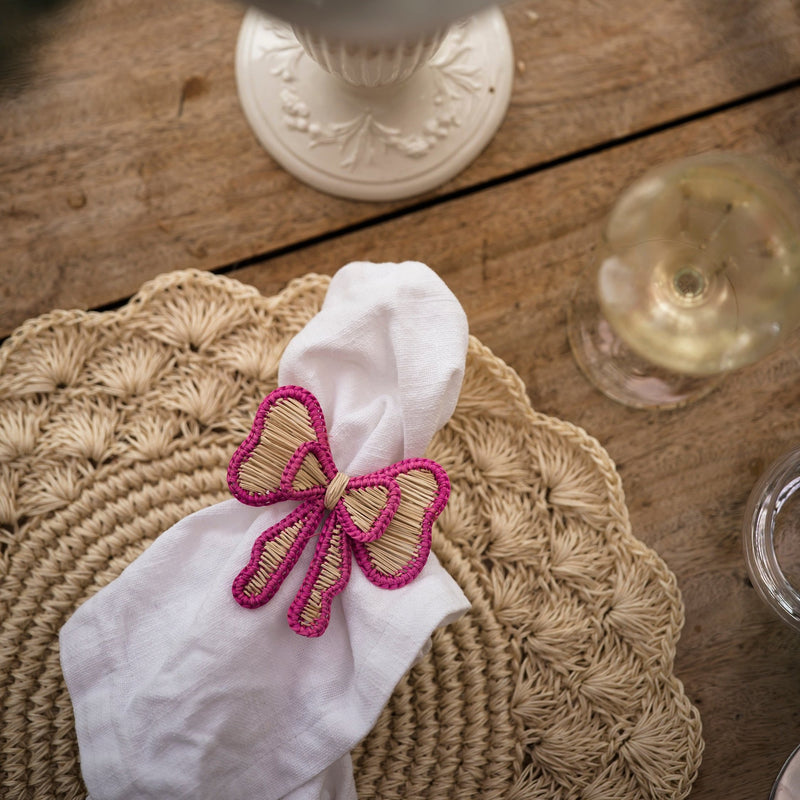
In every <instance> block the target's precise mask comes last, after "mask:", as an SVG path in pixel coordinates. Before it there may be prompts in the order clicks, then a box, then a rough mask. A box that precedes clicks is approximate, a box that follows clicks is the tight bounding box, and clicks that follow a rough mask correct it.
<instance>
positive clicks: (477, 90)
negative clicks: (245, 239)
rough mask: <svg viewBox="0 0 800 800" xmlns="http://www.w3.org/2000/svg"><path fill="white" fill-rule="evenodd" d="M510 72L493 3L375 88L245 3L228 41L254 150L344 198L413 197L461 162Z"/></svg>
mask: <svg viewBox="0 0 800 800" xmlns="http://www.w3.org/2000/svg"><path fill="white" fill-rule="evenodd" d="M513 75H514V60H513V50H512V46H511V37H510V35H509V32H508V27H507V25H506V22H505V19H504V17H503V14H502V13H501V12H500V10H499V9H497V8H491V9H489V10H487V11H485V12H483V13H481V14H479V15H477V16H475V17H470V18H468V19H466V20H464V21H462V22H458V23H456V24H454V25H453V26H452V27H451V29H450V30H449V31H448V33H447V35H446V36H445V39H444V41H443V42H442V45H441V47H440V48H439V50H438V51H437V52H436V54H435V55H434V56H433V57H432V58H431V59H430V61H428V63H427V64H424V65H423V66H421V67H420V68H419V69H417V70H416V71H415V72H414V73H413V74H412V75H411V76H410V77H409V78H408V79H406V80H405V81H403V82H401V83H399V84H390V85H386V86H381V87H376V88H363V87H355V86H351V85H349V84H348V83H346V82H345V81H344V80H342V79H340V78H337V77H335V76H333V75H330V74H329V73H327V72H326V71H325V70H324V69H322V67H320V66H319V65H318V64H317V63H316V62H314V61H313V60H312V59H311V58H310V57H309V56H308V55H307V54H306V52H305V50H303V48H302V46H301V45H300V43H299V42H298V40H297V38H296V37H295V35H294V33H293V32H292V30H291V28H290V27H289V26H287V25H285V24H283V23H280V22H277V21H275V20H273V19H271V18H269V17H267V16H265V15H264V14H262V13H261V12H259V11H257V10H255V9H251V10H249V11H248V12H247V13H246V15H245V18H244V21H243V23H242V27H241V30H240V32H239V39H238V43H237V47H236V81H237V86H238V90H239V99H240V101H241V104H242V107H243V109H244V113H245V116H246V118H247V120H248V122H249V123H250V126H251V127H252V129H253V131H254V133H255V134H256V136H257V138H258V139H259V141H260V142H261V144H262V145H263V147H264V148H265V149H266V150H267V151H268V152H269V153H270V155H272V156H273V157H274V158H275V160H276V161H278V162H279V163H280V164H281V166H283V167H284V169H286V170H287V171H288V172H290V173H292V174H293V175H295V176H296V177H297V178H299V179H300V180H302V181H304V182H305V183H308V184H310V185H311V186H313V187H314V188H316V189H320V190H321V191H324V192H327V193H329V194H334V195H339V196H341V197H347V198H350V199H355V200H395V199H400V198H403V197H409V196H411V195H415V194H420V193H422V192H426V191H428V190H430V189H433V188H435V187H437V186H439V185H440V184H442V183H444V182H445V181H447V180H449V179H450V178H452V177H453V176H455V175H456V174H457V173H458V172H460V171H461V170H462V169H464V167H466V166H467V165H468V164H469V163H470V162H471V161H472V160H473V159H474V158H475V157H476V156H477V155H478V154H479V153H480V151H481V150H482V149H483V148H484V147H485V146H486V144H487V143H488V142H489V140H490V139H491V138H492V137H493V136H494V134H495V132H496V130H497V128H498V127H499V126H500V123H501V122H502V120H503V118H504V116H505V113H506V110H507V108H508V102H509V99H510V97H511V86H512V83H513Z"/></svg>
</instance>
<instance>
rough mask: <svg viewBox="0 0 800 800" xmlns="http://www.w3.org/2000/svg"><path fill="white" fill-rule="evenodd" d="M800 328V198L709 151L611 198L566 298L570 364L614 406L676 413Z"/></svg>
mask: <svg viewBox="0 0 800 800" xmlns="http://www.w3.org/2000/svg"><path fill="white" fill-rule="evenodd" d="M798 323H800V193H798V190H797V188H796V187H795V186H794V185H793V184H792V183H791V182H790V181H789V180H787V179H786V178H784V177H783V176H782V175H781V174H780V173H778V172H777V170H775V169H774V168H773V167H771V166H770V165H768V164H766V163H764V162H762V161H760V160H758V159H756V158H753V157H751V156H748V155H743V154H739V153H733V152H722V151H715V152H710V153H705V154H702V155H697V156H693V157H689V158H684V159H681V160H678V161H674V162H670V163H667V164H663V165H660V166H658V167H656V168H654V169H652V170H650V171H648V172H647V173H645V174H644V175H643V176H642V177H640V178H639V179H638V180H636V181H635V182H634V183H633V184H632V185H630V186H629V187H628V188H627V189H626V190H625V191H624V192H623V193H622V194H621V195H620V197H619V199H618V200H617V202H616V203H615V204H614V207H613V208H612V210H611V213H610V214H609V216H608V218H607V220H606V222H605V224H604V226H603V231H602V236H601V240H600V243H599V246H598V248H597V251H596V253H595V257H594V260H593V262H592V264H591V265H590V266H589V268H588V269H587V270H586V271H585V272H584V274H583V275H582V276H581V278H580V279H579V281H578V284H577V286H576V287H575V290H574V292H573V295H572V298H571V300H570V305H569V308H568V314H567V330H568V335H569V341H570V345H571V347H572V351H573V354H574V356H575V359H576V361H577V363H578V365H579V366H580V368H581V370H582V371H583V372H584V373H585V375H586V376H587V377H588V378H589V380H590V381H591V382H592V383H594V384H595V386H597V388H599V389H600V390H601V391H602V392H603V393H605V394H606V395H607V396H608V397H610V398H612V399H613V400H617V401H618V402H621V403H624V404H625V405H628V406H633V407H637V408H674V407H678V406H682V405H685V404H686V403H688V402H691V401H692V400H695V399H697V398H699V397H702V396H703V395H705V394H706V393H707V392H709V391H710V390H711V389H713V388H714V387H715V386H716V385H717V384H718V382H719V380H720V378H721V376H722V375H723V374H724V373H726V372H728V371H730V370H732V369H735V368H737V367H741V366H743V365H745V364H748V363H751V362H753V361H756V360H758V359H759V358H761V357H762V356H764V355H766V354H767V353H769V352H771V351H772V350H774V349H775V348H776V347H778V346H779V345H780V344H781V342H783V341H784V340H785V339H786V337H787V336H788V335H789V334H790V333H791V332H792V331H793V330H794V329H795V328H796V327H797V325H798Z"/></svg>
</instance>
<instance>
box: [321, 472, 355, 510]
mask: <svg viewBox="0 0 800 800" xmlns="http://www.w3.org/2000/svg"><path fill="white" fill-rule="evenodd" d="M349 480H350V476H349V475H345V473H344V472H337V473H336V475H334V476H333V480H332V481H331V482H330V483H329V484H328V488H327V489H326V490H325V508H327V509H328V511H331V510H332V509H333V507H334V506H335V505H336V504H337V503H338V502H339V501H340V500H341V499H342V496H343V495H344V492H345V489H346V488H347V482H348V481H349Z"/></svg>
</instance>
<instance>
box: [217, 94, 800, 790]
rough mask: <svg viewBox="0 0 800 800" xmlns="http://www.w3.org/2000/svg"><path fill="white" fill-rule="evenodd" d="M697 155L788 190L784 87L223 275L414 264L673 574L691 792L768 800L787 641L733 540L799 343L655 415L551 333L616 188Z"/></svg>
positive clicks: (774, 434) (784, 400)
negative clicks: (612, 489)
mask: <svg viewBox="0 0 800 800" xmlns="http://www.w3.org/2000/svg"><path fill="white" fill-rule="evenodd" d="M715 147H725V148H731V149H737V150H742V151H745V152H750V153H757V154H760V155H761V156H762V157H763V158H765V159H767V160H770V161H772V162H773V163H775V164H777V165H780V166H781V167H782V169H784V170H785V171H786V172H787V173H788V174H789V175H791V176H793V177H794V178H795V179H798V180H800V90H798V91H794V92H787V93H785V94H781V95H780V96H777V97H774V98H771V99H767V100H763V101H761V102H757V103H752V104H748V105H745V106H743V107H741V108H738V109H734V110H730V111H727V112H724V113H720V114H718V115H715V116H711V117H709V118H706V119H703V120H700V121H697V122H693V123H690V124H686V125H683V126H680V127H678V128H676V129H673V130H670V131H667V132H663V133H661V134H658V135H653V136H649V137H646V138H644V139H642V140H639V141H636V142H632V143H629V144H626V145H624V146H619V147H616V148H611V149H609V150H607V151H604V152H602V153H598V154H595V155H591V156H588V157H585V158H581V159H576V160H574V161H572V162H570V163H565V164H562V165H560V166H557V167H554V168H552V169H548V170H544V171H542V172H540V173H537V174H533V175H530V176H528V177H526V178H524V179H520V180H516V181H513V182H511V183H508V184H506V185H502V186H498V187H495V188H493V189H490V190H486V191H483V192H480V193H477V194H475V195H471V196H468V197H463V198H461V199H459V200H454V201H452V202H449V203H447V204H445V205H443V206H441V207H437V208H431V209H428V210H426V211H424V212H421V213H415V214H409V215H408V216H406V217H404V218H402V219H398V220H395V221H393V222H391V223H387V224H384V225H380V226H376V227H375V228H369V229H367V230H364V231H360V232H358V233H354V234H352V235H349V236H343V237H339V238H336V239H334V240H332V241H329V242H326V243H324V244H322V245H319V246H317V247H311V248H305V249H303V250H302V251H300V252H297V253H293V254H291V255H288V256H285V257H282V258H277V259H273V260H270V261H268V262H265V263H264V264H263V265H256V266H252V267H249V268H247V269H243V270H239V271H235V272H233V273H231V274H232V277H236V278H238V279H240V280H243V281H245V282H248V283H252V284H253V285H255V286H257V287H258V288H259V289H261V290H262V291H263V292H265V293H272V292H275V291H277V290H279V289H280V288H281V286H282V285H283V284H284V283H285V281H286V280H288V279H289V278H291V277H294V276H297V275H300V274H303V273H304V272H307V271H310V270H315V271H321V272H326V273H332V272H334V271H335V270H336V269H338V268H339V267H340V266H342V265H343V264H345V263H346V262H348V261H350V260H358V259H363V260H373V261H397V260H405V259H418V260H422V261H424V262H426V263H428V264H429V265H431V266H432V267H433V268H435V269H436V270H437V271H438V273H439V274H440V275H441V276H442V277H443V278H444V279H445V281H446V282H447V283H448V285H449V286H450V287H451V289H452V290H453V291H454V293H455V294H456V296H457V297H458V298H459V300H460V301H461V303H462V304H463V305H464V307H465V309H466V311H467V316H468V318H469V322H470V327H471V331H472V333H474V334H475V335H477V336H478V337H479V338H480V339H481V340H482V341H483V342H484V343H485V344H487V345H488V346H489V347H491V348H492V350H493V351H494V352H495V353H496V354H497V355H499V356H500V357H501V358H503V359H504V360H505V361H506V362H507V363H509V364H511V366H513V367H514V368H515V369H516V370H517V372H518V373H519V374H520V375H521V376H522V378H523V379H524V380H525V382H526V384H527V386H528V391H529V395H530V397H531V400H532V402H533V405H534V407H535V408H536V409H537V410H539V411H542V412H545V413H548V414H552V415H555V416H557V417H560V418H562V419H566V420H569V421H571V422H574V423H576V424H579V425H581V426H582V427H584V428H585V429H586V430H587V431H588V432H589V433H591V434H592V435H594V436H595V437H597V438H598V439H599V441H600V442H601V443H602V444H603V445H604V446H605V447H606V448H607V450H608V451H609V453H610V454H611V456H612V458H613V459H614V460H615V462H616V464H617V466H618V469H619V471H620V473H621V475H622V478H623V484H624V487H625V491H626V496H627V501H628V506H629V509H630V513H631V520H632V525H633V530H634V533H635V534H636V535H637V536H638V537H639V538H640V539H642V540H643V541H645V542H646V543H647V544H649V545H650V546H651V547H653V548H654V549H655V550H656V551H657V552H658V553H659V554H660V555H661V556H662V557H663V558H664V559H665V561H666V562H667V564H668V565H669V566H670V567H671V568H672V569H673V571H674V572H675V573H676V575H677V577H678V582H679V586H680V588H681V591H682V593H683V598H684V603H685V606H686V626H685V630H684V633H683V636H682V638H681V641H680V643H679V647H678V661H677V664H676V674H677V675H678V677H679V678H680V679H681V680H682V681H683V682H684V684H685V686H686V689H687V692H688V694H689V696H690V697H691V698H692V700H693V702H695V703H696V704H697V707H698V708H699V710H700V712H701V715H702V717H703V723H704V735H705V740H706V754H705V759H704V763H703V766H702V768H701V772H700V777H699V779H698V781H697V783H696V785H695V788H694V790H693V792H692V795H691V797H692V798H693V799H694V798H697V800H706V799H707V800H711V799H712V798H713V799H714V800H718V798H722V797H724V798H726V800H751V798H754V797H764V798H766V797H767V796H768V795H769V790H770V786H771V784H772V781H773V780H774V778H775V776H776V774H777V772H778V770H779V768H780V766H781V764H782V762H783V760H784V759H785V757H786V756H788V754H789V753H790V752H791V750H792V749H793V748H794V747H795V746H796V745H797V744H798V742H800V681H798V680H797V676H798V670H800V636H798V635H797V634H795V633H794V632H792V631H791V630H789V629H788V628H786V627H785V626H784V625H783V624H782V623H781V622H780V621H779V620H778V619H777V618H774V617H773V616H772V615H771V613H770V612H769V611H768V610H767V609H766V608H765V607H764V606H763V605H762V603H761V602H760V600H759V599H758V597H757V596H756V594H755V592H754V590H753V588H752V587H751V586H750V584H749V581H748V579H747V574H746V568H745V565H744V560H743V556H742V547H741V533H740V530H741V523H742V515H743V511H744V505H745V502H746V500H747V497H748V494H749V492H750V490H751V488H752V486H753V484H754V483H755V481H756V479H757V477H758V476H759V475H760V474H761V472H762V471H763V470H764V469H765V468H766V466H767V465H768V464H769V463H770V462H771V461H772V460H773V459H775V458H776V457H778V456H779V455H780V454H781V453H783V452H784V451H785V450H787V449H789V448H790V447H791V446H793V445H795V444H797V443H800V416H799V415H798V413H797V409H798V407H799V406H800V333H798V334H796V335H795V336H794V337H793V339H792V340H791V341H790V342H789V343H788V344H787V345H786V346H785V347H783V348H782V349H781V350H780V351H779V352H778V353H776V354H774V355H773V356H771V357H770V358H768V359H766V360H764V361H763V362H761V363H759V364H757V365H755V366H751V367H748V368H746V369H742V370H740V371H738V372H736V373H733V374H731V375H729V376H728V377H727V378H726V379H725V381H724V382H723V383H722V385H721V386H720V387H719V388H718V389H717V390H716V391H715V392H714V393H712V394H711V395H710V396H708V397H707V398H705V399H704V400H702V401H700V402H698V403H696V404H695V405H692V406H690V407H688V408H686V409H683V410H678V411H672V412H660V413H659V412H645V411H633V410H630V409H627V408H624V407H622V406H620V405H617V404H616V403H613V402H611V401H610V400H607V399H606V398H605V397H603V396H602V395H601V394H599V393H598V392H597V391H596V390H595V389H593V388H592V387H591V386H590V385H589V384H588V383H587V382H586V380H585V379H584V378H583V376H582V375H581V374H580V372H579V371H578V369H577V367H576V366H575V363H574V361H573V359H572V357H571V353H570V350H569V346H568V343H567V337H566V328H565V325H566V313H565V311H566V305H567V301H568V297H569V293H570V291H571V287H572V285H573V282H574V281H575V279H576V278H577V276H578V275H579V273H580V271H581V270H582V269H583V267H584V265H585V264H586V263H587V262H588V261H589V260H590V258H591V255H592V249H593V246H594V242H595V239H596V237H597V235H598V232H599V228H600V224H601V221H602V218H603V216H604V214H605V213H606V211H607V210H608V208H609V207H610V205H611V203H612V202H613V200H614V198H615V197H616V196H617V195H618V193H619V191H620V190H621V189H622V188H623V187H624V186H625V185H626V184H628V183H629V182H630V181H631V180H632V179H633V178H634V177H636V176H637V175H638V174H640V173H641V172H642V171H643V170H644V169H646V168H647V167H649V166H651V165H652V164H654V163H657V162H660V161H664V160H666V159H669V158H675V157H680V156H683V155H686V154H688V153H691V152H699V151H702V150H706V149H711V148H715Z"/></svg>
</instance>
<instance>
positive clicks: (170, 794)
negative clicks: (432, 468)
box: [60, 262, 469, 800]
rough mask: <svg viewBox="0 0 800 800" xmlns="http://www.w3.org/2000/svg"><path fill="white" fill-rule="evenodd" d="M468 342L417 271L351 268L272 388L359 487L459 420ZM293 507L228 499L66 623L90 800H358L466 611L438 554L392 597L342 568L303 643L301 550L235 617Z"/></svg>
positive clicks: (439, 285)
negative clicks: (406, 705)
mask: <svg viewBox="0 0 800 800" xmlns="http://www.w3.org/2000/svg"><path fill="white" fill-rule="evenodd" d="M467 339H468V335H467V323H466V318H465V315H464V312H463V310H462V308H461V306H460V305H459V303H458V301H457V300H456V298H455V297H454V296H453V295H452V293H451V292H450V291H449V289H447V287H446V286H445V284H444V283H443V282H442V281H441V279H439V278H438V277H437V276H436V274H435V273H434V272H433V271H432V270H430V269H429V268H428V267H426V266H425V265H423V264H419V263H416V262H405V263H402V264H368V263H353V264H349V265H348V266H346V267H344V268H342V269H341V270H340V271H339V272H338V273H337V274H336V275H335V276H334V278H333V279H332V281H331V284H330V287H329V290H328V293H327V295H326V298H325V301H324V303H323V306H322V309H321V310H320V312H319V314H318V315H317V316H316V317H314V318H313V319H312V320H311V321H310V322H309V323H308V325H307V326H306V327H305V328H304V329H303V330H302V331H301V332H300V333H299V334H298V335H297V336H296V337H295V338H294V339H293V340H292V342H290V344H289V346H288V347H287V349H286V351H285V352H284V355H283V358H282V360H281V364H280V367H279V376H278V379H279V383H280V384H282V385H284V384H296V385H300V386H304V387H305V388H307V389H309V390H310V391H311V392H312V393H313V394H314V395H315V396H316V397H317V398H318V400H319V401H320V404H321V406H322V409H323V411H324V414H325V418H326V422H327V426H328V433H329V442H330V447H331V452H332V454H333V458H334V461H335V462H336V465H337V467H338V469H339V470H340V471H343V472H346V473H347V474H349V475H359V474H364V473H366V472H371V471H374V470H375V469H378V468H380V467H383V466H387V465H389V464H391V463H393V462H395V461H398V460H400V459H402V458H409V457H414V456H421V455H423V453H424V452H425V449H426V448H427V446H428V443H429V441H430V439H431V437H432V436H433V434H434V433H435V432H436V430H438V429H439V428H440V427H442V426H443V425H444V424H445V423H446V422H447V420H448V419H449V417H450V415H451V414H452V412H453V409H454V408H455V404H456V401H457V399H458V394H459V390H460V386H461V381H462V378H463V371H464V362H465V356H466V349H467ZM253 346H254V347H258V342H253ZM294 506H295V504H292V503H279V504H276V505H275V506H270V507H267V508H254V507H250V506H245V505H243V504H241V503H239V502H238V501H237V500H234V499H231V500H227V501H224V502H222V503H219V504H217V505H215V506H212V507H210V508H206V509H203V510H201V511H199V512H197V513H195V514H192V515H190V516H188V517H186V518H184V519H182V520H180V521H179V522H178V523H177V524H176V525H174V526H173V527H172V528H170V529H169V530H168V531H166V532H164V533H163V534H161V536H159V537H158V538H157V539H156V541H155V542H154V543H153V544H152V545H151V546H150V547H149V548H148V549H147V550H146V551H145V552H144V553H143V554H142V555H141V556H140V557H139V558H138V559H136V560H135V561H134V562H133V563H132V564H131V565H130V566H128V567H127V568H126V569H125V571H124V572H123V573H122V574H121V575H120V576H119V578H117V579H116V580H115V581H113V582H112V583H111V584H109V585H108V586H106V587H105V588H103V589H102V590H101V591H100V592H98V593H97V594H96V595H95V596H93V597H92V598H91V599H89V600H88V601H86V602H85V603H84V604H83V605H82V606H81V607H80V608H79V609H78V610H77V611H76V612H75V613H74V614H73V616H72V617H71V618H70V619H69V620H68V621H67V623H66V624H65V625H64V627H63V628H62V630H61V633H60V648H61V663H62V669H63V672H64V677H65V679H66V683H67V688H68V690H69V693H70V697H71V700H72V703H73V707H74V712H75V726H76V731H77V735H78V743H79V747H80V757H81V769H82V772H83V778H84V781H85V783H86V786H87V789H88V791H89V794H90V795H91V798H92V799H93V800H112V798H125V799H126V800H128V799H132V798H137V799H139V800H141V799H142V798H158V799H159V800H168V799H169V798H192V800H204V799H205V798H208V800H220V798H226V800H238V798H241V799H242V800H244V798H247V800H252V799H253V798H258V799H259V800H270V799H271V798H275V799H276V800H277V798H285V797H288V798H291V800H312V798H313V799H316V798H331V800H333V798H336V800H342V799H349V798H354V797H355V784H354V780H353V774H352V763H351V760H350V755H349V753H350V751H351V749H352V748H353V747H354V746H355V745H356V744H357V743H358V742H359V741H360V740H361V739H362V738H363V737H364V736H365V735H366V734H367V733H368V732H369V730H370V729H371V728H372V727H373V725H374V724H375V721H376V719H377V717H378V714H379V713H380V711H381V709H382V708H383V706H384V705H385V704H386V702H387V700H388V699H389V697H390V695H391V693H392V691H393V689H394V687H395V685H396V684H397V681H398V680H399V679H400V678H401V677H402V676H403V674H404V673H405V672H406V671H407V670H408V668H409V667H410V666H411V664H412V663H413V661H414V660H415V658H416V657H417V655H418V654H419V653H420V652H421V651H422V650H423V648H424V647H425V645H426V643H427V642H428V639H429V637H430V634H431V633H432V631H433V630H434V629H435V628H437V627H438V626H440V625H444V624H447V623H449V622H451V621H453V620H454V619H456V618H458V617H459V616H460V615H461V614H463V613H464V612H465V611H466V609H467V608H468V606H469V604H468V601H467V600H466V598H465V597H464V595H463V593H462V592H461V590H460V589H459V587H458V585H457V584H456V583H455V582H454V581H453V579H452V578H451V577H450V576H449V575H448V574H447V572H446V571H445V570H444V569H443V567H442V566H441V565H440V564H439V562H438V560H437V559H436V556H435V555H434V554H433V553H432V554H431V555H430V557H429V559H428V561H427V563H426V565H425V567H424V569H423V570H422V572H421V573H420V575H419V577H418V578H417V579H416V580H414V581H413V582H412V583H410V584H409V585H407V586H405V587H403V588H400V589H396V590H386V589H382V588H378V587H376V586H374V585H373V584H372V583H370V582H369V581H368V580H367V579H366V577H365V576H364V575H363V574H362V573H361V571H360V569H358V568H357V567H355V566H354V568H353V571H352V575H351V578H350V582H349V584H348V585H347V587H346V588H345V589H344V591H343V592H342V593H341V594H340V595H338V596H337V597H336V598H335V599H334V604H333V609H332V614H331V621H330V624H329V626H328V629H327V631H326V632H325V634H324V635H323V636H321V637H320V638H317V639H309V638H306V637H304V636H300V635H298V634H296V633H295V632H294V631H293V630H292V629H291V628H290V627H289V625H288V622H287V619H286V613H287V609H288V607H289V605H290V603H291V601H292V598H293V597H294V596H295V594H296V592H297V590H298V589H299V587H300V583H301V581H302V578H303V576H304V574H305V572H306V569H307V568H308V566H309V564H310V561H311V558H312V556H313V549H314V548H313V544H314V543H313V542H311V543H309V545H308V546H307V547H306V549H305V551H304V552H303V554H302V555H301V557H300V560H299V561H298V563H297V564H296V565H295V567H294V569H293V570H292V571H291V573H290V574H289V575H288V577H287V578H286V580H285V581H284V583H283V585H282V586H281V588H280V589H279V590H278V592H277V593H276V594H275V596H274V597H273V598H272V599H271V600H270V601H269V603H267V604H266V605H265V606H263V607H261V608H257V609H246V608H243V607H241V606H240V605H238V604H237V603H236V601H235V599H234V598H233V596H232V593H231V585H232V583H233V580H234V578H235V577H236V575H237V574H238V573H239V571H240V570H241V569H242V567H243V566H244V565H245V564H247V562H248V559H249V557H250V551H251V548H252V546H253V543H254V541H255V540H256V538H257V537H258V536H259V534H261V533H262V532H263V531H264V530H266V529H267V528H269V527H270V526H271V525H273V524H275V523H276V522H278V521H279V520H280V519H282V518H283V517H285V516H286V515H287V514H288V513H289V512H290V511H291V509H292V508H293V507H294Z"/></svg>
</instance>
